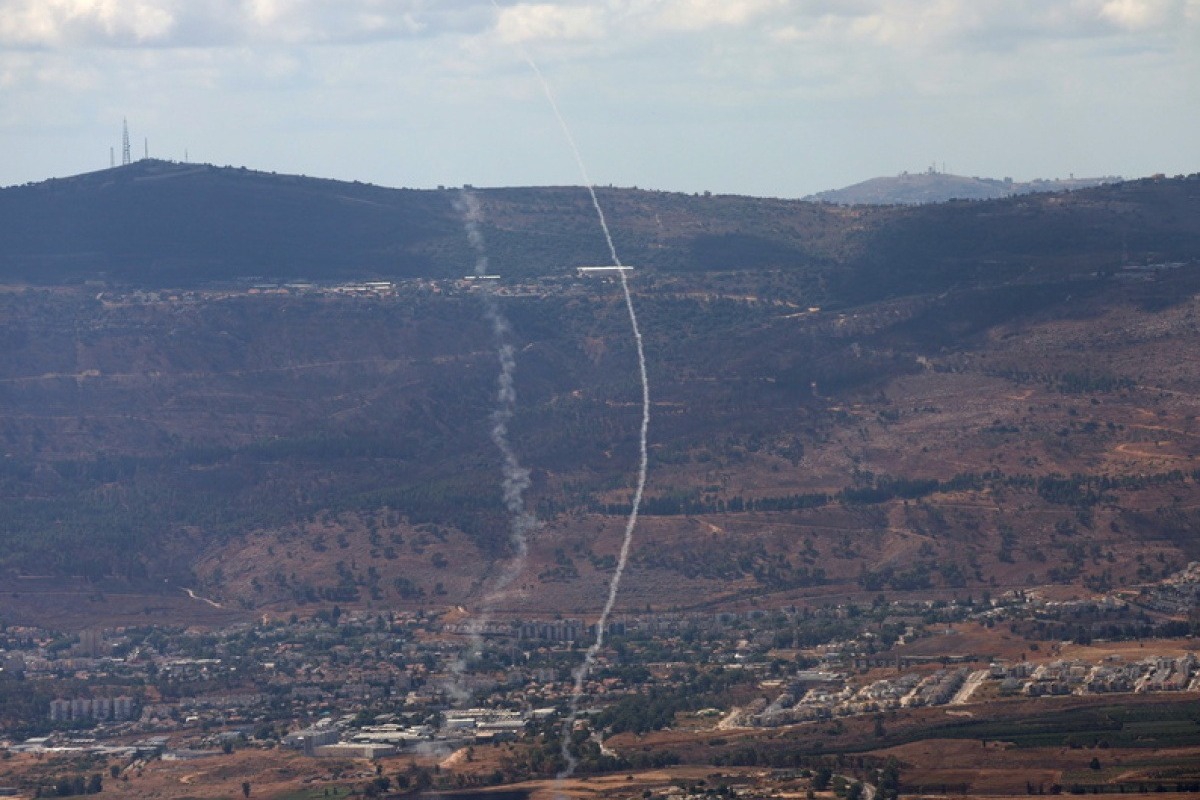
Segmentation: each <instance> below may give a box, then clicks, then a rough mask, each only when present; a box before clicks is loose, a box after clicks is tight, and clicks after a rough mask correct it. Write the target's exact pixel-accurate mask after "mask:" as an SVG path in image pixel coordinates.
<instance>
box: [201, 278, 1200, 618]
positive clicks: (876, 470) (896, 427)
mask: <svg viewBox="0 0 1200 800" xmlns="http://www.w3.org/2000/svg"><path fill="white" fill-rule="evenodd" d="M875 311H876V312H879V313H885V314H888V315H891V314H893V313H894V311H895V309H893V308H890V307H888V308H886V309H876V310H875ZM1198 312H1200V300H1198V299H1197V298H1195V297H1187V298H1186V299H1184V300H1183V301H1182V302H1179V303H1177V304H1175V305H1172V306H1170V307H1168V308H1153V309H1150V308H1146V307H1144V306H1142V305H1139V302H1138V300H1137V297H1133V298H1132V299H1131V297H1130V295H1129V292H1128V291H1126V290H1122V291H1119V292H1113V293H1107V294H1103V295H1099V296H1093V297H1091V298H1089V299H1087V300H1086V301H1085V302H1084V303H1082V304H1081V306H1080V307H1076V308H1072V309H1071V311H1070V314H1069V316H1066V317H1063V316H1060V315H1058V313H1057V311H1056V310H1053V309H1051V310H1047V311H1044V312H1040V313H1038V314H1034V315H1032V316H1029V317H1025V318H1022V319H1019V320H1012V321H1008V322H1005V323H1003V324H999V325H996V326H992V327H989V328H987V329H985V330H983V331H981V332H980V333H979V335H978V336H977V337H976V338H975V339H973V340H972V343H971V346H969V347H964V348H959V349H956V350H950V349H947V350H944V351H942V352H937V353H930V354H929V355H923V356H921V359H922V361H921V364H922V366H921V369H920V370H919V371H909V372H905V373H904V374H900V375H898V376H896V377H892V378H890V379H887V380H883V381H881V382H879V383H877V384H874V385H872V386H871V387H870V388H869V389H868V390H864V391H860V392H851V393H844V394H843V395H841V396H837V397H829V396H820V397H819V400H820V406H821V408H819V409H817V410H814V409H811V408H810V409H806V410H803V412H802V413H801V410H799V409H798V410H797V415H796V416H795V417H793V418H791V419H788V418H783V419H779V420H777V422H776V425H775V430H776V433H777V434H778V435H783V434H785V433H790V432H794V431H791V430H789V426H790V425H791V424H792V423H794V422H797V421H800V422H802V423H803V424H804V425H806V426H809V429H808V430H806V431H805V432H804V434H803V435H802V436H801V438H802V440H803V444H804V448H805V449H804V454H803V457H802V458H800V459H799V460H798V461H795V462H794V463H793V461H792V460H789V459H788V458H785V457H782V456H779V455H776V454H773V453H772V452H771V448H770V447H759V448H757V449H755V448H754V447H748V446H744V445H743V444H740V443H735V444H732V445H728V446H721V445H719V444H717V442H719V440H720V431H712V435H711V436H710V442H708V443H706V444H705V445H703V446H700V447H697V448H693V449H692V450H691V452H690V456H691V457H690V458H688V459H685V460H682V461H680V460H678V459H673V463H669V464H668V463H661V462H659V463H656V464H655V466H654V470H653V472H652V474H651V481H650V491H649V493H650V495H651V496H657V495H661V494H664V493H667V492H669V491H670V490H674V489H686V488H689V487H705V488H706V489H707V490H709V491H708V492H707V496H710V497H713V498H731V497H734V496H742V497H747V498H751V497H778V496H782V495H789V494H799V493H810V492H816V491H823V492H835V491H837V490H839V489H842V488H845V487H847V486H851V485H854V483H855V481H856V480H857V481H858V482H860V483H861V482H863V481H864V480H865V476H867V475H870V474H874V475H875V476H896V477H905V478H909V479H919V478H933V479H937V480H940V481H947V480H949V479H951V478H953V477H954V476H956V475H961V474H964V473H975V474H984V473H988V472H989V471H996V472H998V473H1000V474H1001V475H1003V476H1004V480H1000V479H997V480H994V481H991V482H989V483H988V485H986V486H985V487H983V488H968V489H962V490H955V491H939V492H935V493H933V494H930V495H927V496H923V497H920V498H916V499H911V500H903V499H893V500H889V501H887V502H884V503H879V504H871V505H863V506H853V505H849V506H848V505H842V504H836V503H835V504H831V505H828V506H825V507H823V508H817V509H808V510H801V511H791V512H742V513H707V514H705V513H700V514H693V515H676V516H643V517H642V520H641V524H640V525H639V528H638V531H637V539H636V542H635V546H634V549H633V557H632V566H631V569H630V571H629V573H628V576H627V578H626V581H625V583H624V586H623V589H622V594H621V606H622V607H623V608H625V609H629V610H636V609H642V608H645V607H646V606H652V607H654V608H702V607H711V606H714V605H719V604H722V603H725V604H733V603H736V602H738V601H739V600H742V599H744V598H745V597H747V596H749V595H761V594H770V595H772V597H773V600H774V601H776V602H785V601H788V602H792V601H796V600H811V601H814V602H820V601H821V600H822V599H823V598H829V597H835V596H836V597H842V596H845V595H847V594H855V595H857V596H859V597H870V596H873V595H874V594H875V593H877V591H878V590H877V589H874V588H869V587H867V586H864V584H863V581H862V580H861V575H862V573H863V572H864V571H868V572H881V571H883V570H886V569H888V568H890V569H891V570H893V572H895V573H906V572H910V571H911V570H912V568H913V566H914V565H916V564H922V563H924V564H928V565H930V568H931V572H930V578H929V580H928V585H929V589H931V590H953V591H955V592H957V593H959V594H966V593H974V594H978V593H979V592H980V591H983V590H985V589H986V590H992V589H996V588H1003V587H1016V586H1028V585H1031V584H1041V583H1051V582H1066V583H1070V584H1075V585H1080V584H1081V583H1082V582H1084V581H1085V580H1091V581H1092V582H1093V583H1092V585H1093V586H1104V585H1112V586H1121V585H1132V584H1136V583H1140V582H1144V581H1148V580H1152V579H1157V578H1158V577H1161V576H1162V575H1164V574H1165V573H1167V572H1169V571H1171V570H1174V569H1176V568H1178V567H1179V566H1181V565H1182V564H1183V563H1186V561H1187V560H1189V559H1191V558H1195V557H1197V556H1198V553H1197V550H1196V546H1195V543H1194V541H1193V540H1192V539H1191V537H1190V536H1189V535H1187V534H1186V532H1183V533H1182V535H1181V530H1180V527H1181V526H1183V527H1185V528H1186V526H1187V524H1188V520H1191V519H1192V516H1191V515H1192V514H1194V513H1195V509H1196V508H1197V505H1198V503H1200V485H1198V484H1197V481H1196V480H1195V479H1193V478H1192V477H1191V471H1192V470H1193V469H1196V464H1195V459H1196V456H1197V448H1198V446H1200V427H1198V426H1197V425H1196V414H1197V410H1198V409H1197V403H1198V402H1200V391H1197V387H1196V386H1195V383H1196V382H1197V380H1198V379H1197V378H1196V377H1195V373H1194V370H1192V369H1190V358H1191V357H1190V354H1191V353H1194V352H1195V351H1196V348H1197V345H1200V341H1197V339H1200V330H1198V328H1197V313H1198ZM871 313H872V312H870V311H867V312H863V314H862V315H861V316H863V317H870V315H871ZM869 322H870V320H869V319H861V318H860V319H859V320H858V321H857V323H858V324H861V325H862V326H863V327H862V330H863V331H864V332H870V331H872V330H874V331H875V333H874V334H872V335H874V336H875V337H876V339H878V336H879V334H878V330H879V329H878V328H874V327H873V326H872V325H870V324H869ZM785 324H790V321H789V322H788V323H785ZM846 324H847V325H850V324H855V323H854V322H853V321H852V322H847V323H846ZM895 324H896V323H895V321H894V320H893V322H892V323H891V324H890V325H889V327H888V328H887V329H885V330H891V329H892V328H894V326H895ZM888 335H892V334H890V333H889V334H888ZM864 341H866V339H864ZM864 346H866V345H864ZM1072 375H1074V376H1084V375H1086V376H1091V378H1093V379H1095V382H1096V383H1097V385H1098V386H1100V388H1091V389H1089V390H1086V391H1075V390H1074V389H1073V388H1072V387H1071V386H1068V385H1065V384H1064V382H1065V381H1069V379H1070V376H1072ZM1101 379H1103V380H1101ZM658 390H659V392H665V393H672V392H674V393H679V392H680V387H678V386H676V387H669V386H667V387H663V386H659V387H658ZM819 392H820V389H819V387H818V394H819ZM685 393H686V392H685ZM664 413H669V408H668V409H665V410H664ZM654 431H655V429H654V428H652V435H653V432H654ZM667 444H668V442H664V441H663V440H662V439H657V438H656V439H654V441H653V446H654V447H655V449H656V450H661V449H662V448H663V447H664V446H666V445H667ZM1174 470H1182V471H1183V472H1184V473H1185V476H1184V477H1183V478H1182V479H1180V480H1174V481H1169V482H1167V483H1164V484H1162V485H1152V484H1147V485H1145V486H1136V487H1132V488H1116V489H1112V490H1110V491H1108V492H1107V493H1106V494H1105V496H1104V497H1103V498H1102V499H1101V500H1100V501H1099V502H1097V503H1094V504H1091V505H1088V506H1086V507H1083V506H1080V505H1077V504H1070V503H1063V502H1056V501H1054V500H1053V499H1047V498H1046V497H1044V496H1041V495H1039V493H1038V492H1037V491H1036V490H1035V489H1034V488H1032V487H1030V486H1022V485H1020V483H1019V480H1018V478H1019V477H1020V476H1030V477H1032V478H1037V477H1039V476H1046V475H1062V476H1069V475H1072V474H1083V475H1094V476H1113V477H1121V476H1125V477H1131V476H1154V475H1164V474H1167V473H1170V472H1172V471H1174ZM626 474H628V473H626ZM571 480H572V476H571V475H570V474H569V473H568V474H556V475H552V476H547V479H546V483H545V484H543V485H542V486H541V487H539V489H540V491H541V492H543V493H548V494H553V487H554V486H555V485H556V484H560V483H568V482H570V481H571ZM606 496H607V497H608V498H609V499H610V500H612V501H614V502H616V501H619V500H621V499H622V498H624V497H627V496H628V495H627V491H625V490H623V489H622V488H620V485H618V486H617V487H616V488H614V489H613V491H611V492H610V493H608V495H606ZM621 522H622V519H621V518H620V517H619V516H617V515H598V514H595V513H579V512H575V513H571V514H567V515H563V516H559V517H555V518H553V519H550V520H547V521H546V524H545V527H544V528H542V529H541V530H539V531H538V532H537V533H536V535H535V536H534V538H533V545H532V550H531V555H530V560H529V562H528V564H527V565H526V567H525V569H524V572H523V573H522V575H521V577H520V579H519V580H518V581H517V582H516V583H515V584H514V589H513V590H512V591H511V592H510V593H509V594H508V596H506V597H505V598H504V599H503V601H502V602H501V604H500V605H501V608H502V609H503V610H504V611H511V612H512V613H514V614H523V613H536V612H549V611H558V610H566V609H569V610H571V611H573V612H576V611H580V612H581V611H584V610H588V609H591V610H594V609H595V608H596V604H597V603H598V602H599V600H600V599H601V598H602V597H603V585H604V582H605V580H606V579H607V577H608V575H609V574H610V570H609V568H608V566H607V565H605V564H604V563H603V561H602V560H601V559H602V558H603V557H604V556H615V554H616V552H617V549H618V546H619V538H620V535H621V531H622V525H621ZM318 529H319V530H320V532H318ZM1172 530H1174V533H1175V536H1174V538H1171V537H1169V536H1168V535H1167V534H1169V533H1171V532H1172ZM335 531H344V532H345V534H346V536H347V538H348V540H349V542H350V544H349V545H348V546H347V547H346V548H344V549H342V550H341V551H339V550H338V549H337V548H334V547H331V548H330V549H329V551H328V552H326V553H322V554H320V555H319V556H316V555H314V553H313V552H311V546H305V545H304V544H302V543H301V542H300V541H295V542H293V541H291V540H289V541H288V542H287V543H286V545H285V546H283V547H281V545H280V540H279V537H278V534H273V533H269V532H266V533H263V534H260V535H256V536H253V537H250V538H249V539H247V540H245V541H244V542H243V541H238V542H235V543H233V544H231V545H229V546H228V549H225V550H221V551H219V552H214V553H212V554H210V556H208V557H207V558H206V559H205V560H204V561H203V562H201V565H200V571H201V573H202V575H204V576H205V577H206V578H207V579H208V580H209V583H210V584H211V589H212V591H215V592H218V593H223V594H224V595H228V596H231V597H243V598H249V600H250V602H261V601H262V599H264V598H266V597H271V596H272V595H271V592H270V591H267V592H266V593H265V595H262V596H261V597H260V596H259V595H256V593H255V592H252V591H249V590H248V589H247V585H248V581H249V580H250V577H247V576H257V577H258V579H259V581H260V583H262V584H264V585H268V586H269V585H270V580H269V575H270V574H271V573H272V571H274V570H277V569H280V568H281V567H280V565H281V563H283V564H287V565H288V566H286V567H283V568H284V569H285V570H290V569H297V570H298V571H299V572H298V574H299V575H302V576H303V575H308V576H309V578H308V579H309V580H310V581H313V582H315V583H318V584H320V583H322V575H324V576H325V580H324V583H326V584H327V583H328V582H329V581H328V575H329V574H330V566H331V565H332V564H334V563H335V562H336V561H342V562H345V563H346V564H349V565H350V566H351V569H352V571H354V573H355V575H356V576H358V579H359V580H360V582H361V581H363V580H366V577H365V576H366V575H367V571H368V570H369V569H371V568H374V569H376V570H377V571H378V572H379V573H380V575H381V576H382V578H381V580H380V581H379V583H380V584H381V585H382V586H383V587H384V592H383V595H382V598H381V599H380V600H379V601H378V602H383V603H395V602H398V600H399V598H398V596H397V594H396V593H395V591H393V590H392V589H391V588H390V586H391V585H392V584H393V583H394V580H395V578H396V577H403V578H407V579H409V580H411V581H413V583H414V584H415V585H417V586H419V587H421V588H423V589H424V590H425V591H426V596H425V598H424V599H423V600H421V601H420V602H432V603H435V604H437V603H451V602H459V601H464V602H467V603H470V602H472V601H478V598H479V597H480V587H479V584H478V580H479V579H480V578H481V577H482V575H483V574H484V571H485V570H486V569H487V568H489V566H490V565H493V564H494V562H493V561H492V560H491V559H490V558H488V557H486V556H483V555H481V554H480V553H479V552H478V550H476V549H475V548H474V546H473V545H472V544H470V543H469V542H467V541H466V540H465V539H462V538H461V537H452V538H451V539H450V540H449V541H448V542H446V543H445V544H437V545H433V546H429V547H424V548H422V549H421V551H420V552H417V551H415V550H413V548H412V547H411V542H412V541H413V539H412V533H411V532H409V531H407V530H405V531H404V533H403V535H404V538H405V539H406V541H407V542H408V543H409V544H407V545H406V546H405V547H401V548H398V551H399V552H398V554H397V556H396V557H395V558H393V559H388V558H382V557H380V554H379V553H378V548H374V550H375V552H374V553H372V548H371V547H370V546H369V543H366V542H365V539H364V537H365V535H366V534H365V533H364V532H363V526H362V523H361V521H360V520H359V519H357V518H355V517H353V516H351V517H343V518H340V519H338V520H332V519H326V520H323V521H322V522H321V523H320V525H319V526H316V527H314V526H310V527H309V529H306V530H305V531H304V532H303V534H302V536H301V539H304V540H311V539H312V538H313V537H315V536H324V537H326V538H330V537H331V536H332V535H334V532H335ZM264 547H271V548H273V553H274V556H273V557H272V558H266V557H264ZM435 551H440V552H445V553H446V554H447V556H448V561H449V563H448V564H447V565H446V566H445V567H443V568H441V569H437V568H433V567H432V566H431V563H432V562H431V558H432V553H433V552H435ZM281 560H282V561H281ZM222 561H224V562H225V563H236V564H239V565H240V566H239V568H238V570H237V571H235V572H231V571H230V570H229V569H228V568H226V569H225V571H224V578H225V583H224V584H222V585H220V586H218V585H216V583H217V582H215V581H213V579H212V578H213V575H214V569H215V565H216V564H219V563H221V562H222ZM293 564H294V565H295V566H293ZM564 565H569V566H567V568H566V570H565V571H564V570H563V569H561V568H562V567H564ZM816 567H819V568H821V569H823V570H824V571H825V575H826V578H827V581H826V582H825V583H823V584H821V585H808V586H805V585H796V584H795V583H794V582H793V583H789V580H790V579H792V578H794V577H795V575H796V572H797V570H800V569H804V568H808V569H813V568H816ZM942 568H945V569H950V568H953V570H955V571H954V572H953V573H950V572H940V571H939V569H942ZM572 570H573V571H574V572H577V573H578V574H577V575H575V574H574V573H573V572H572ZM239 576H240V577H239ZM437 582H440V583H442V584H443V588H444V589H445V590H446V591H447V594H446V595H436V594H434V592H433V589H434V585H435V583H437ZM956 584H957V585H956ZM883 588H884V590H885V591H888V592H889V593H891V592H893V591H895V587H894V586H888V585H885V586H884V587H883ZM365 597H366V593H365V592H364V598H365ZM276 599H278V597H276Z"/></svg>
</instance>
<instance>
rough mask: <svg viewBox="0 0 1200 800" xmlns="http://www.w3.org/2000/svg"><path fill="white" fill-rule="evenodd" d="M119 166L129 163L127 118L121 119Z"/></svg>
mask: <svg viewBox="0 0 1200 800" xmlns="http://www.w3.org/2000/svg"><path fill="white" fill-rule="evenodd" d="M121 128H122V131H121V166H123V167H124V166H128V165H129V160H130V159H129V120H127V119H122V120H121Z"/></svg>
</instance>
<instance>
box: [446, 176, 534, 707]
mask: <svg viewBox="0 0 1200 800" xmlns="http://www.w3.org/2000/svg"><path fill="white" fill-rule="evenodd" d="M455 208H456V209H457V210H458V211H459V213H461V214H462V216H463V227H464V228H465V229H466V232H467V240H468V241H469V242H470V243H471V248H472V249H473V250H474V251H475V275H476V276H483V275H486V274H487V271H488V257H487V249H486V247H485V246H484V240H483V232H482V231H481V230H480V227H479V224H480V222H481V221H482V219H483V212H482V209H481V208H480V206H479V199H478V198H477V197H475V195H474V194H472V193H471V192H470V191H467V190H465V189H464V190H463V191H462V192H461V194H460V195H459V199H458V201H457V202H456V203H455ZM481 297H482V300H483V313H484V317H485V318H486V319H487V320H488V322H489V323H491V326H492V338H493V339H494V340H495V342H496V354H497V358H498V360H499V362H500V374H499V375H498V376H497V378H496V385H497V393H496V408H495V409H494V410H493V411H492V414H491V421H492V430H491V438H492V442H493V443H494V444H495V445H496V449H497V450H499V451H500V456H501V459H502V463H501V472H502V473H503V476H504V477H503V479H502V480H501V482H500V489H501V492H502V494H503V496H504V507H505V508H506V509H507V510H508V515H509V524H508V540H509V546H510V548H511V550H512V555H511V556H510V558H509V560H508V564H507V565H506V566H505V567H504V569H502V570H501V571H500V574H499V576H498V577H497V578H496V579H495V581H494V582H493V583H492V586H491V588H490V589H489V590H488V592H487V594H486V595H484V599H483V608H482V611H481V613H480V616H479V619H478V620H477V621H476V623H475V625H474V627H475V630H473V631H472V632H471V646H470V648H469V651H468V652H469V654H470V655H472V656H476V657H477V656H478V655H479V654H480V653H481V652H482V650H483V633H482V631H483V628H484V627H485V626H486V625H487V623H488V622H489V621H490V619H491V616H492V612H493V611H494V609H495V606H496V603H497V602H498V601H499V600H500V598H501V597H502V596H503V594H504V591H505V590H506V589H507V588H508V587H509V585H510V584H512V582H513V581H514V580H516V579H517V576H519V575H520V574H521V571H522V570H523V569H524V568H525V558H526V556H527V555H528V553H529V541H528V539H529V533H530V532H531V531H533V530H534V529H535V528H536V527H537V517H535V516H534V515H533V514H531V513H530V512H529V510H528V509H527V508H526V507H525V490H526V489H528V488H529V486H530V479H529V470H528V469H526V468H525V467H522V466H521V462H520V461H519V460H518V459H517V454H516V452H515V451H514V450H513V448H512V443H511V442H510V441H509V439H508V425H509V423H510V422H511V421H512V418H513V414H514V412H515V410H516V405H517V390H516V384H515V375H516V370H517V361H516V350H515V348H514V347H513V345H512V343H511V342H510V341H509V337H510V335H511V334H512V327H511V326H510V325H509V324H508V319H507V318H505V316H504V314H503V312H501V310H500V305H499V303H497V302H496V298H495V296H494V295H493V294H492V289H491V288H490V284H486V285H485V286H484V287H483V292H482V294H481ZM465 668H466V664H465V663H464V658H460V659H459V660H458V661H457V662H456V663H455V664H453V665H452V667H451V671H452V672H453V673H454V674H455V676H456V678H458V679H459V680H461V677H462V673H463V671H464V670H465ZM450 691H451V692H452V693H453V694H455V695H456V696H458V699H465V695H466V692H465V691H464V690H463V689H462V687H461V686H459V685H457V682H456V685H455V686H452V687H450Z"/></svg>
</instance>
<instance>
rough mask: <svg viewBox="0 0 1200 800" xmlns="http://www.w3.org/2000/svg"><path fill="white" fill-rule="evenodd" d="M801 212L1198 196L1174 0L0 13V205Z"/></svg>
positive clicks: (482, 3) (91, 5)
mask: <svg viewBox="0 0 1200 800" xmlns="http://www.w3.org/2000/svg"><path fill="white" fill-rule="evenodd" d="M527 57H528V58H530V59H532V60H533V61H534V63H536V64H537V66H538V67H539V68H540V70H541V72H542V73H543V74H544V76H545V78H546V81H547V83H548V85H549V86H550V87H551V90H552V92H553V94H554V96H555V98H556V100H557V102H558V105H559V107H560V109H561V112H562V116H563V118H564V119H565V120H566V121H567V123H568V125H569V126H570V128H571V130H572V132H573V134H574V139H575V140H576V141H577V143H578V147H579V151H580V154H581V156H582V159H583V162H584V163H585V164H586V167H587V172H588V175H589V177H590V179H591V180H592V181H593V182H594V183H596V184H598V185H606V184H613V185H618V186H638V187H641V188H647V189H662V190H669V191H684V192H702V191H712V192H714V193H737V194H751V195H760V196H773V197H802V196H804V195H807V194H810V193H813V192H817V191H821V190H824V189H833V188H839V187H842V186H845V185H848V184H852V183H856V182H858V181H862V180H866V179H868V178H872V177H876V176H880V175H895V174H898V173H900V172H904V171H908V172H919V171H924V170H926V169H928V168H929V167H930V166H932V165H935V164H936V166H937V168H938V169H943V168H944V169H945V170H946V171H949V172H951V173H955V174H960V175H978V176H982V177H996V178H1000V177H1012V178H1014V179H1016V180H1030V179H1034V178H1055V177H1068V176H1069V175H1072V174H1073V175H1075V176H1076V177H1090V176H1100V175H1122V176H1125V177H1138V176H1144V175H1149V174H1153V173H1159V172H1161V173H1165V174H1168V175H1174V174H1180V173H1189V174H1190V173H1194V172H1200V0H586V1H585V0H540V1H538V2H523V1H520V0H495V2H492V0H0V148H2V153H3V156H2V157H0V185H12V184H19V183H25V182H28V181H40V180H44V179H46V178H49V177H61V176H67V175H73V174H78V173H81V172H90V171H94V170H98V169H104V168H107V167H108V166H109V159H110V152H112V150H115V154H116V159H117V161H118V163H119V162H120V158H121V126H122V120H123V119H128V124H129V131H130V138H131V140H132V143H133V148H132V149H133V156H134V158H138V157H140V156H141V155H142V154H143V153H144V152H145V150H146V149H147V145H148V150H149V153H150V155H151V156H152V157H155V158H165V159H171V160H176V161H183V160H185V158H186V160H189V161H194V162H204V163H212V164H217V165H232V166H246V167H249V168H252V169H260V170H266V171H275V172H280V173H298V174H304V175H311V176H316V177H328V178H337V179H343V180H358V181H363V182H368V183H376V184H381V185H385V186H396V187H401V186H403V187H414V188H432V187H436V186H439V185H446V186H457V185H462V184H472V185H475V186H528V185H560V184H578V183H580V182H581V177H580V172H579V170H578V168H577V166H576V162H575V159H574V157H573V155H572V153H571V150H570V148H569V146H568V144H567V140H566V138H565V136H564V135H563V133H562V131H561V130H560V128H559V127H558V123H557V122H556V120H555V117H554V113H553V111H552V109H551V107H550V104H549V103H548V101H547V99H546V97H545V95H544V94H543V92H542V89H541V86H540V85H539V83H538V81H537V78H536V76H535V74H534V72H533V71H532V70H531V69H530V67H529V65H528V63H527V61H526V58H527Z"/></svg>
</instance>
